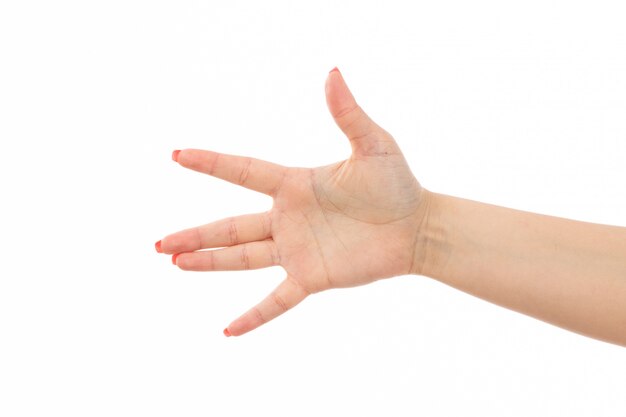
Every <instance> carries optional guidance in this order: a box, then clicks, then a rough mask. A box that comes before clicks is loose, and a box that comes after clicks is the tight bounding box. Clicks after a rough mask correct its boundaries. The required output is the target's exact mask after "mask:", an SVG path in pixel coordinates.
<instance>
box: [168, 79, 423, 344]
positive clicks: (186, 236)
mask: <svg viewBox="0 0 626 417" xmlns="http://www.w3.org/2000/svg"><path fill="white" fill-rule="evenodd" d="M326 101H327V104H328V108H329V110H330V113H331V115H332V116H333V118H334V119H335V122H336V123H337V125H338V126H339V128H340V129H341V130H342V131H343V132H344V133H345V135H346V136H347V137H348V139H349V141H350V144H351V146H352V154H351V155H350V157H349V158H348V159H346V160H344V161H341V162H337V163H335V164H332V165H327V166H322V167H318V168H291V167H283V166H279V165H276V164H273V163H269V162H265V161H260V160H257V159H253V158H247V157H241V156H233V155H225V154H220V153H217V152H211V151H203V150H196V149H184V150H181V151H175V152H174V154H173V158H174V160H175V161H177V162H178V163H179V164H180V165H182V166H183V167H185V168H190V169H193V170H195V171H199V172H203V173H205V174H209V175H212V176H214V177H217V178H221V179H223V180H226V181H229V182H232V183H235V184H237V185H241V186H243V187H246V188H249V189H251V190H254V191H258V192H261V193H264V194H267V195H270V196H271V197H273V199H274V204H273V207H272V209H271V210H270V211H269V212H265V213H257V214H249V215H244V216H239V217H234V218H229V219H224V220H220V221H217V222H214V223H210V224H207V225H203V226H199V227H195V228H192V229H187V230H183V231H180V232H177V233H174V234H171V235H169V236H166V237H165V238H163V239H162V240H161V241H159V242H157V245H156V246H157V251H159V252H163V253H166V254H173V257H172V260H173V262H174V263H175V264H176V265H177V266H178V267H179V268H181V269H183V270H187V271H224V270H243V269H256V268H265V267H270V266H275V265H280V266H282V267H283V268H284V270H285V271H286V278H285V280H284V281H282V282H281V283H280V285H278V287H277V288H276V289H275V290H274V291H273V292H272V293H271V294H270V295H269V296H267V297H266V298H265V299H264V300H262V301H261V302H260V303H259V304H258V305H256V306H255V307H252V308H251V309H250V310H249V311H247V312H246V313H245V314H243V315H242V316H241V317H239V318H238V319H236V320H235V321H233V322H232V323H231V324H230V325H229V326H228V327H227V328H226V329H224V334H226V335H227V336H230V335H234V336H239V335H242V334H244V333H246V332H249V331H250V330H253V329H255V328H256V327H258V326H260V325H262V324H264V323H266V322H268V321H270V320H272V319H273V318H275V317H277V316H278V315H280V314H282V313H284V312H285V311H287V310H289V309H290V308H292V307H294V306H295V305H296V304H298V303H299V302H301V301H302V300H304V299H305V298H306V297H307V296H308V295H310V294H313V293H316V292H319V291H323V290H327V289H331V288H339V287H350V286H356V285H363V284H367V283H370V282H372V281H375V280H377V279H381V278H388V277H392V276H395V275H402V274H409V273H419V272H420V268H421V264H422V262H423V261H422V260H421V258H422V256H421V254H422V251H421V250H420V242H421V241H422V239H420V228H421V227H422V225H423V224H424V223H425V222H426V219H427V215H428V206H429V204H428V200H429V193H428V191H427V190H425V189H424V188H422V187H421V186H420V184H419V183H418V182H417V180H416V179H415V177H414V176H413V174H412V173H411V171H410V169H409V167H408V165H407V162H406V161H405V159H404V157H403V155H402V152H401V151H400V149H399V148H398V145H397V144H396V142H395V141H394V139H393V137H392V136H391V135H390V134H389V133H387V132H386V131H385V130H383V129H382V128H381V127H380V126H378V125H377V124H375V123H374V122H373V121H372V120H371V119H370V118H369V117H368V116H367V115H366V114H365V113H364V112H363V110H362V109H361V107H360V106H359V105H357V103H356V101H355V100H354V97H353V96H352V94H351V93H350V90H349V89H348V87H347V85H346V83H345V81H344V79H343V77H342V75H341V73H340V72H339V71H338V70H337V69H334V70H333V71H331V72H330V73H329V75H328V78H327V80H326ZM212 248H219V249H213V250H209V251H203V250H202V249H212Z"/></svg>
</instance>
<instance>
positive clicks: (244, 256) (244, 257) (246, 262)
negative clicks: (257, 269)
mask: <svg viewBox="0 0 626 417" xmlns="http://www.w3.org/2000/svg"><path fill="white" fill-rule="evenodd" d="M240 258H241V265H242V266H243V269H246V270H247V269H250V254H249V253H248V247H247V246H246V245H243V246H242V247H241V253H240Z"/></svg>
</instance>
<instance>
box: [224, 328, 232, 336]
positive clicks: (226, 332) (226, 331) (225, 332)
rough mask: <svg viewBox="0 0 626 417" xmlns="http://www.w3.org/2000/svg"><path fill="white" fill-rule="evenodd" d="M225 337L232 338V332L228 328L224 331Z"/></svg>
mask: <svg viewBox="0 0 626 417" xmlns="http://www.w3.org/2000/svg"><path fill="white" fill-rule="evenodd" d="M224 336H226V337H231V336H232V334H230V332H229V331H228V327H227V328H225V329H224Z"/></svg>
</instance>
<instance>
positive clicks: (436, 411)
mask: <svg viewBox="0 0 626 417" xmlns="http://www.w3.org/2000/svg"><path fill="white" fill-rule="evenodd" d="M303 3H304V2H288V1H283V2H255V1H246V2H226V1H221V2H217V1H214V2H212V1H206V0H205V1H169V2H167V1H154V0H152V1H129V0H124V1H121V0H120V1H106V2H95V1H78V0H77V1H25V0H24V1H22V0H20V1H18V0H7V1H3V2H2V3H1V5H0V140H1V141H2V142H1V143H2V147H1V152H2V158H1V163H0V175H1V177H0V181H1V193H2V204H1V213H2V215H1V217H0V223H1V224H0V226H1V236H2V238H1V239H0V250H1V253H2V264H1V266H0V268H1V270H0V274H1V279H0V351H1V352H0V415H2V416H49V415H62V416H111V415H116V416H139V415H150V416H207V415H215V416H243V415H272V416H294V415H299V416H320V415H337V416H338V415H366V416H369V415H394V416H415V415H428V416H450V415H471V416H479V415H480V416H501V415H507V416H528V415H545V416H548V415H569V416H623V415H624V413H626V395H625V392H626V350H624V348H621V347H617V346H614V345H609V344H606V343H603V342H599V341H595V340H591V339H588V338H585V337H581V336H578V335H576V334H573V333H570V332H567V331H565V330H562V329H559V328H556V327H553V326H551V325H548V324H545V323H543V322H540V321H537V320H535V319H532V318H528V317H525V316H522V315H520V314H518V313H514V312H511V311H508V310H505V309H503V308H500V307H497V306H494V305H492V304H489V303H487V302H484V301H481V300H479V299H476V298H473V297H471V296H469V295H466V294H463V293H461V292H458V291H456V290H454V289H451V288H449V287H447V286H445V285H442V284H440V283H438V282H435V281H433V280H431V279H428V278H424V277H399V278H394V279H391V280H385V281H381V282H377V283H375V284H372V285H370V286H366V287H360V288H356V289H349V290H336V291H330V292H325V293H321V294H317V295H315V296H313V297H311V298H309V299H307V300H306V301H305V302H304V303H302V304H301V305H299V306H298V307H297V308H296V309H294V310H293V311H290V312H289V313H288V314H286V315H284V316H282V317H280V318H278V319H277V320H275V321H273V322H271V323H270V324H267V325H266V326H263V327H262V328H259V329H258V330H256V331H254V332H252V333H250V334H247V335H245V336H243V337H240V338H225V337H224V336H223V335H222V333H221V332H222V329H223V328H224V327H225V326H226V325H227V324H228V323H229V322H230V321H231V320H232V319H234V318H235V317H237V316H238V315H239V314H240V313H242V312H243V311H245V310H246V309H248V308H249V307H250V306H252V305H253V304H254V303H256V302H257V301H259V300H260V299H261V298H262V297H264V296H265V295H266V294H267V293H268V292H269V291H270V290H271V289H273V288H274V286H275V285H277V283H278V282H279V281H280V280H281V279H282V278H283V271H282V270H281V269H280V268H272V269H268V270H262V271H255V272H247V273H245V272H228V273H224V272H216V273H190V272H182V271H180V270H178V269H177V268H175V267H174V266H172V265H171V263H170V260H169V258H168V257H165V256H163V255H158V254H156V253H155V251H154V246H153V245H154V242H155V241H156V240H158V239H160V238H161V237H163V236H164V235H166V234H168V233H171V232H174V231H177V230H179V229H182V228H186V227H191V226H195V225H199V224H203V223H207V222H210V221H213V220H217V219H220V218H222V217H225V216H230V215H234V214H242V213H247V212H257V211H261V210H265V209H267V208H269V207H270V206H271V201H270V200H269V198H267V197H265V196H262V195H259V194H256V193H253V192H251V191H248V190H244V189H238V188H237V187H235V186H232V185H230V184H227V183H223V182H220V181H219V180H216V179H213V178H209V177H206V176H203V175H201V174H198V173H195V172H191V171H186V170H184V169H183V168H181V167H179V166H177V165H176V164H175V163H173V162H172V161H171V160H170V154H171V151H172V150H173V149H180V148H186V147H198V148H205V149H212V150H216V151H222V152H229V153H236V154H243V155H251V156H255V157H258V158H264V159H268V160H271V161H274V162H279V163H282V164H286V165H292V166H315V165H319V164H326V163H331V162H334V161H336V160H339V159H342V158H345V157H346V156H347V155H348V152H349V146H348V143H347V140H346V139H345V138H344V137H342V135H341V132H340V131H339V130H338V129H337V128H336V127H335V125H334V123H333V121H332V119H331V118H330V116H329V115H328V113H327V109H326V104H325V100H324V80H325V77H326V74H327V72H328V71H329V70H330V69H331V68H332V67H333V66H335V65H337V66H339V68H340V69H341V70H342V72H343V74H344V76H345V78H346V80H347V82H348V84H349V85H350V87H351V88H352V90H353V92H354V93H355V96H356V97H357V100H358V101H359V102H360V104H361V105H362V106H363V107H364V108H365V109H366V111H368V113H369V114H370V115H371V116H372V117H373V118H374V119H375V120H376V121H378V122H379V123H380V124H381V125H382V126H383V127H385V128H386V129H387V130H388V131H389V132H391V133H392V134H393V135H394V136H395V137H396V139H397V141H398V142H399V143H400V146H401V147H402V148H403V150H404V151H405V153H406V157H407V159H408V160H409V162H410V164H411V166H412V168H413V170H414V173H415V174H416V176H417V177H418V179H419V180H420V181H421V182H422V184H423V185H424V186H425V187H427V188H429V189H430V190H433V191H436V192H440V193H446V194H452V195H457V196H461V197H465V198H470V199H475V200H480V201H486V202H490V203H494V204H499V205H504V206H508V207H514V208H518V209H523V210H530V211H535V212H541V213H546V214H552V215H557V216H563V217H570V218H575V219H579V220H586V221H592V222H599V223H608V224H617V225H623V226H626V214H625V213H626V193H625V192H624V189H625V183H626V166H625V164H624V159H625V157H626V144H625V141H626V117H625V116H626V25H625V24H624V21H625V16H626V10H625V8H624V6H622V2H618V1H615V2H602V1H594V2H591V1H587V2H578V1H545V0H542V1H525V2H508V1H472V2H469V1H461V0H459V1H428V2H427V1H419V2H389V1H388V2H366V1H351V2H341V1H332V2H331V1H316V2H308V3H306V4H303ZM383 4H384V5H383Z"/></svg>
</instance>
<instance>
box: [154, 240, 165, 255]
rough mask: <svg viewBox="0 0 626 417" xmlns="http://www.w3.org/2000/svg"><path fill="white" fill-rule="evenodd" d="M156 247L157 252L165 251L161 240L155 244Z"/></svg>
mask: <svg viewBox="0 0 626 417" xmlns="http://www.w3.org/2000/svg"><path fill="white" fill-rule="evenodd" d="M154 247H155V249H156V251H157V252H159V253H163V250H162V249H161V241H160V240H159V241H158V242H157V243H155V244H154Z"/></svg>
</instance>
